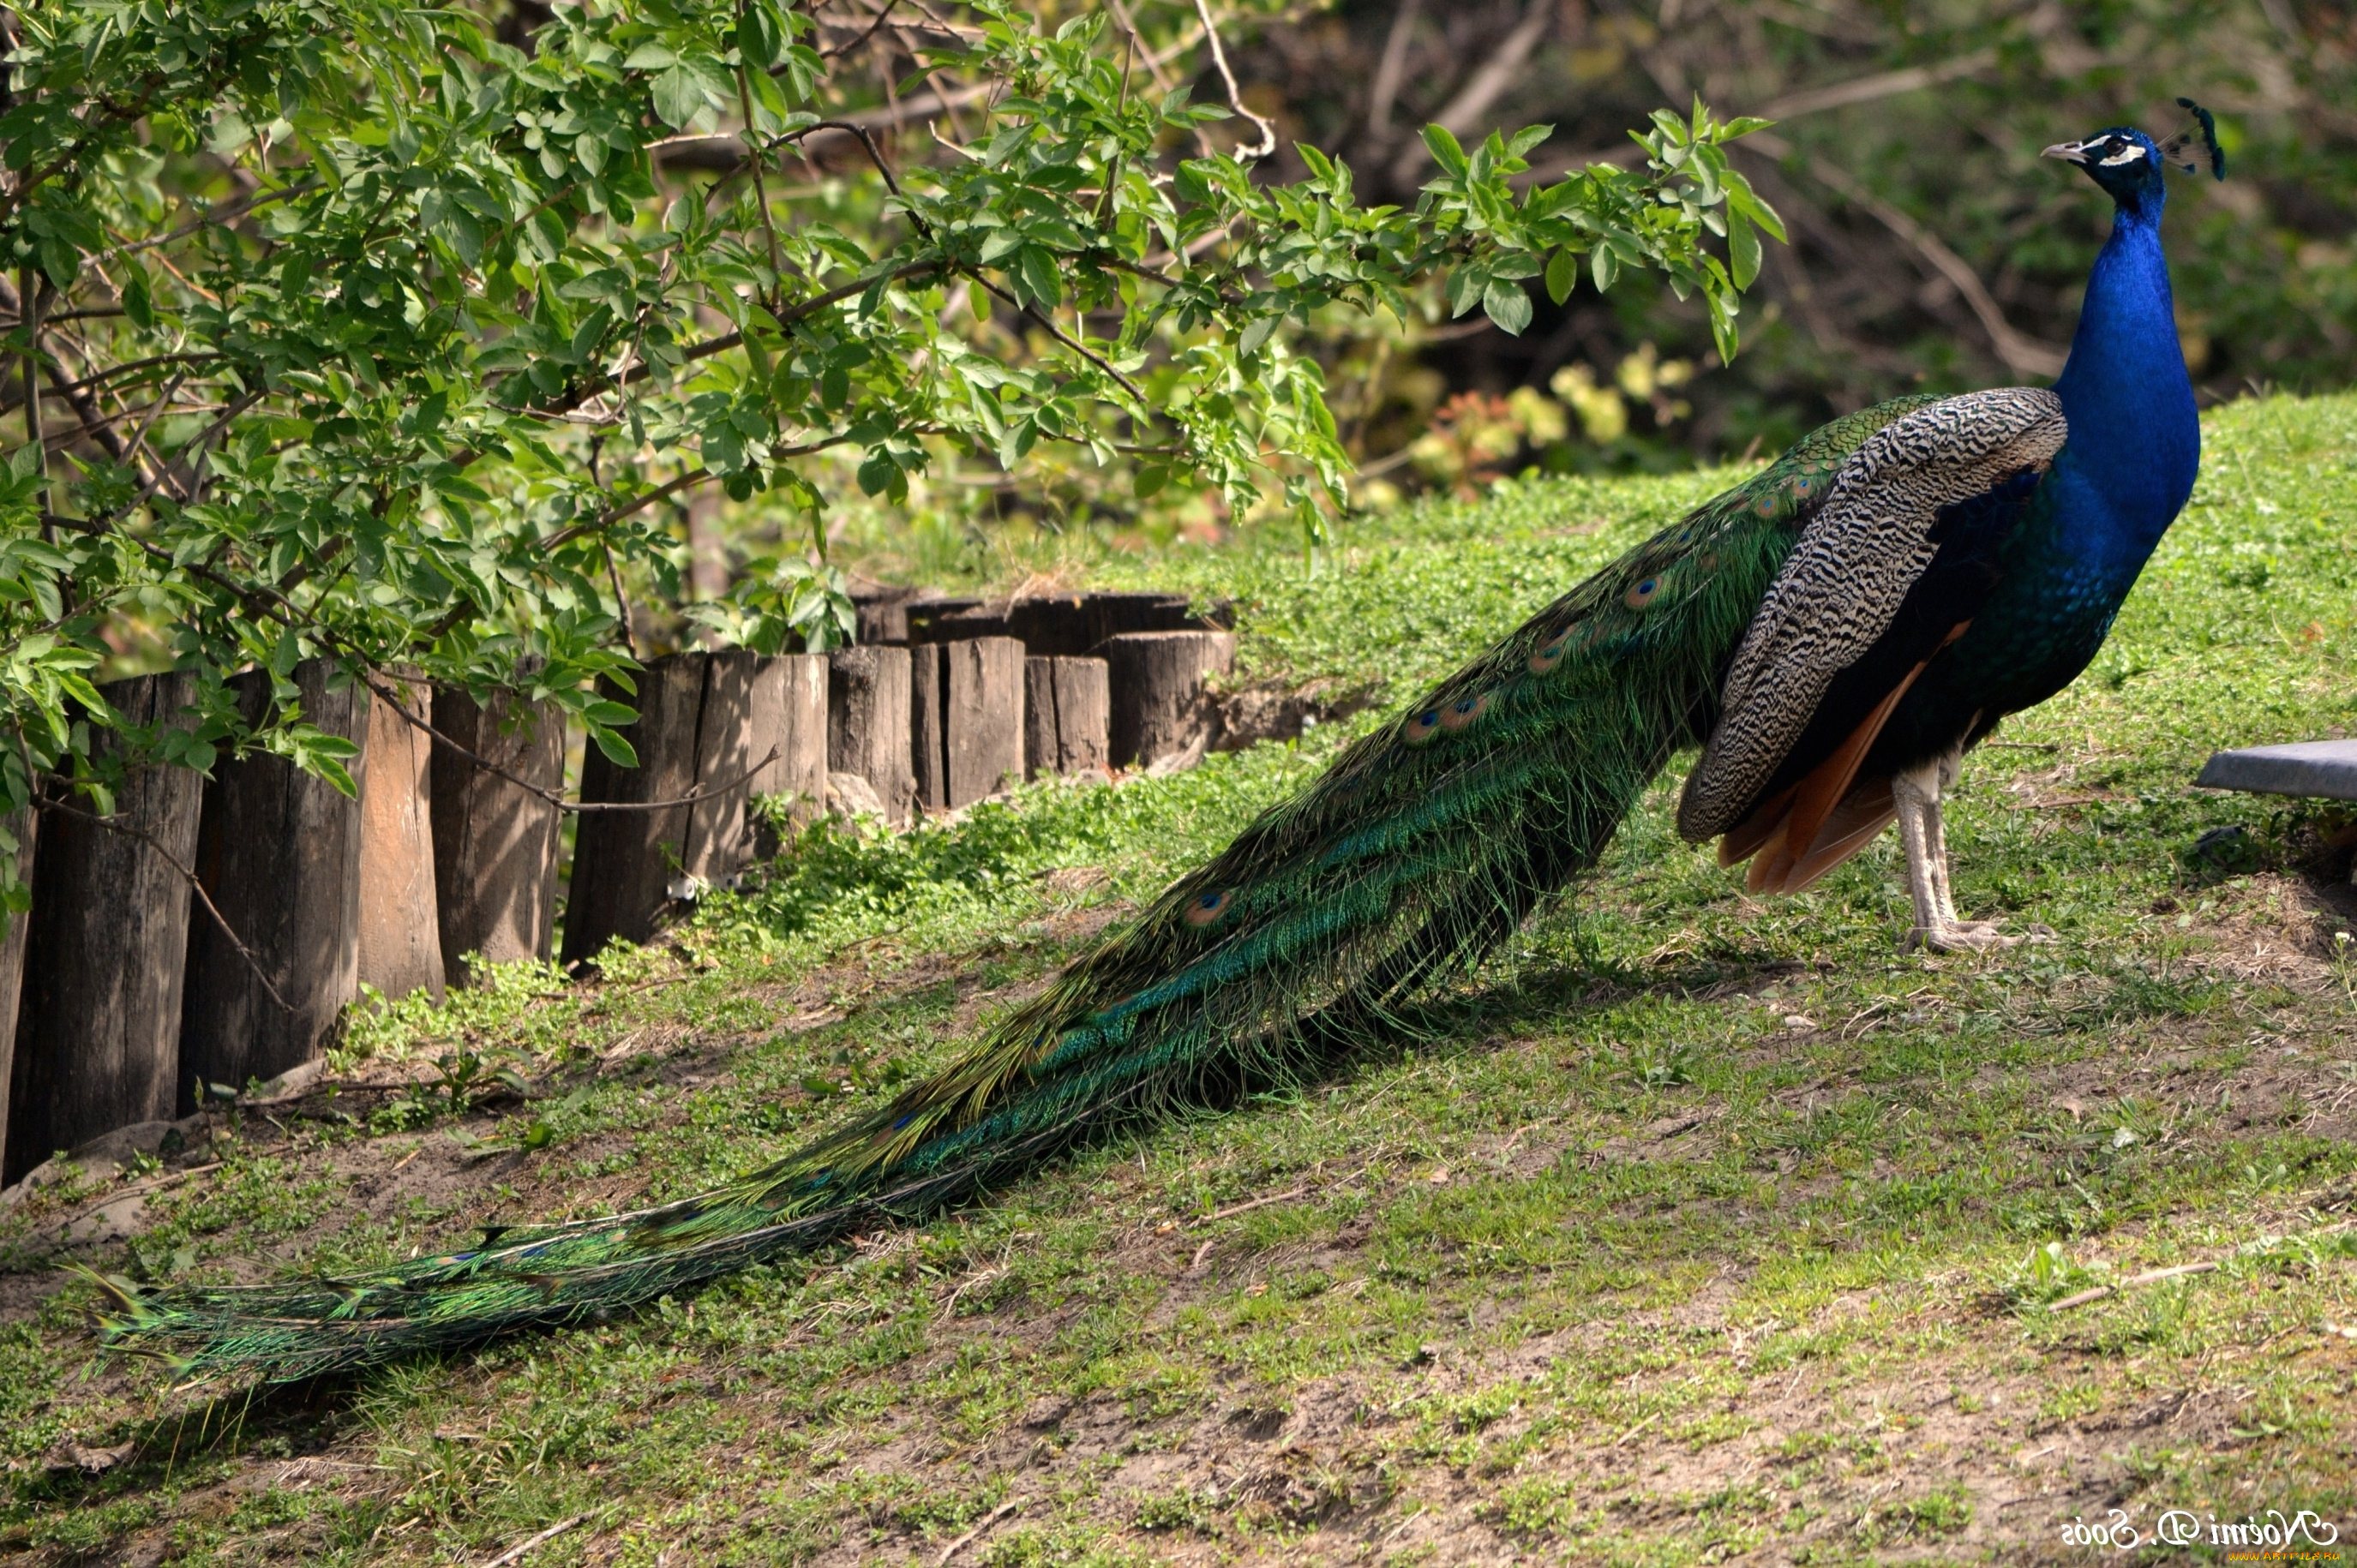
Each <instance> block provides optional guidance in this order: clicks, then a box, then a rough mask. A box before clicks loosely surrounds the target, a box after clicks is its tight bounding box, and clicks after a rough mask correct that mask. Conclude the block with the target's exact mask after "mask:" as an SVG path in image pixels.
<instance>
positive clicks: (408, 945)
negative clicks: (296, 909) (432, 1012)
mask: <svg viewBox="0 0 2357 1568" xmlns="http://www.w3.org/2000/svg"><path fill="white" fill-rule="evenodd" d="M392 684H393V692H394V694H395V695H397V696H398V697H399V698H400V699H401V702H402V707H403V708H405V709H406V710H407V711H408V713H409V714H411V715H412V716H413V717H414V718H417V719H419V720H422V721H424V722H425V723H427V724H431V723H432V722H433V714H434V693H433V688H432V687H430V686H429V685H427V684H426V683H425V682H423V681H411V680H404V681H400V682H393V683H392ZM433 762H434V739H433V736H430V735H428V734H427V733H426V732H425V730H423V729H421V728H419V727H418V726H417V725H414V724H412V723H410V722H409V720H408V719H405V718H404V717H403V716H402V713H401V711H400V710H399V709H396V708H395V707H394V706H393V703H390V702H388V701H386V700H385V699H384V698H383V697H382V696H380V695H375V694H371V696H370V698H369V719H368V770H367V772H366V774H365V776H364V777H363V778H362V779H361V860H360V982H361V984H362V985H372V986H374V987H376V989H377V990H378V991H380V992H382V993H383V994H384V995H385V996H386V998H388V999H389V1000H395V1001H397V1000H399V999H400V998H402V997H404V996H407V995H409V994H411V993H413V992H418V991H423V992H425V993H427V994H429V995H431V996H432V997H433V998H434V1000H435V1001H436V1002H439V1001H441V1000H442V997H443V969H442V931H441V925H440V921H439V919H438V908H439V904H440V900H439V899H438V898H436V896H435V886H434V827H433V822H432V816H433V811H432V806H431V802H432V800H433Z"/></svg>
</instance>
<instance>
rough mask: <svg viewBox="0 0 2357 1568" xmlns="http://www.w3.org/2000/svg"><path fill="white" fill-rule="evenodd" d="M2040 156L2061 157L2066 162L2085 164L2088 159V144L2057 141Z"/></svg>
mask: <svg viewBox="0 0 2357 1568" xmlns="http://www.w3.org/2000/svg"><path fill="white" fill-rule="evenodd" d="M2038 156H2040V157H2041V158H2061V160H2062V161H2063V162H2065V163H2073V164H2083V163H2085V162H2086V161H2087V144H2086V143H2084V142H2057V143H2055V144H2054V145H2052V146H2050V147H2049V148H2047V149H2046V150H2045V151H2044V152H2041V153H2040V154H2039V155H2038Z"/></svg>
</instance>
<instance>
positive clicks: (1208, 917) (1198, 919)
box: [1186, 887, 1236, 926]
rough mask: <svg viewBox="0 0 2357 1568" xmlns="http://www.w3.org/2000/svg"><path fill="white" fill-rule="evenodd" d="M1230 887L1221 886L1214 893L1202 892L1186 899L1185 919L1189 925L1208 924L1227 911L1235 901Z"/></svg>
mask: <svg viewBox="0 0 2357 1568" xmlns="http://www.w3.org/2000/svg"><path fill="white" fill-rule="evenodd" d="M1235 897H1236V896H1235V892H1234V890H1233V889H1232V888H1226V887H1222V888H1221V889H1220V890H1219V891H1218V892H1216V893H1204V894H1200V895H1199V896H1197V897H1193V898H1190V899H1189V900H1188V901H1187V914H1186V920H1187V923H1188V924H1189V925H1190V926H1208V925H1210V924H1211V922H1212V921H1214V920H1216V919H1218V918H1220V917H1221V916H1222V915H1224V914H1226V913H1227V912H1228V906H1229V905H1230V904H1232V903H1233V902H1234V901H1235Z"/></svg>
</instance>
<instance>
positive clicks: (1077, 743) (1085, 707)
mask: <svg viewBox="0 0 2357 1568" xmlns="http://www.w3.org/2000/svg"><path fill="white" fill-rule="evenodd" d="M1112 767H1113V690H1112V687H1111V685H1110V684H1109V683H1108V672H1107V667H1106V664H1105V661H1104V660H1102V659H1087V658H1078V659H1068V658H1050V659H1027V660H1024V661H1023V775H1024V777H1025V778H1027V779H1042V778H1047V777H1049V776H1051V775H1057V774H1060V775H1062V776H1064V777H1066V778H1079V777H1082V776H1083V775H1087V774H1097V775H1103V774H1105V773H1106V772H1108V771H1109V770H1110V769H1111V768H1112Z"/></svg>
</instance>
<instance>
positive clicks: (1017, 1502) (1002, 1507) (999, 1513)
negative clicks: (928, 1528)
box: [933, 1498, 1023, 1568]
mask: <svg viewBox="0 0 2357 1568" xmlns="http://www.w3.org/2000/svg"><path fill="white" fill-rule="evenodd" d="M1022 1506H1023V1499H1021V1498H1007V1499H1006V1501H1005V1502H1003V1503H1001V1504H999V1505H998V1506H997V1507H996V1508H995V1509H991V1510H990V1512H989V1513H988V1514H987V1515H985V1516H984V1519H983V1521H982V1522H981V1523H980V1524H978V1525H975V1526H974V1528H973V1529H972V1530H967V1531H966V1532H965V1533H964V1534H963V1535H961V1536H959V1537H958V1538H957V1539H956V1540H955V1541H951V1542H950V1543H949V1544H948V1545H947V1546H944V1547H942V1554H941V1555H940V1556H939V1557H936V1558H934V1559H933V1568H946V1564H947V1563H948V1562H949V1560H950V1559H951V1558H952V1557H955V1556H956V1555H957V1554H958V1553H959V1552H963V1551H964V1550H965V1549H966V1548H967V1547H968V1546H970V1545H972V1544H973V1543H974V1541H975V1539H976V1538H977V1537H979V1536H980V1535H981V1534H982V1532H983V1531H984V1530H988V1529H989V1528H990V1527H991V1526H992V1525H994V1524H996V1523H997V1522H998V1521H999V1520H1003V1519H1005V1518H1006V1516H1007V1515H1008V1514H1011V1513H1013V1512H1014V1511H1015V1510H1016V1509H1018V1508H1021V1507H1022Z"/></svg>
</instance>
